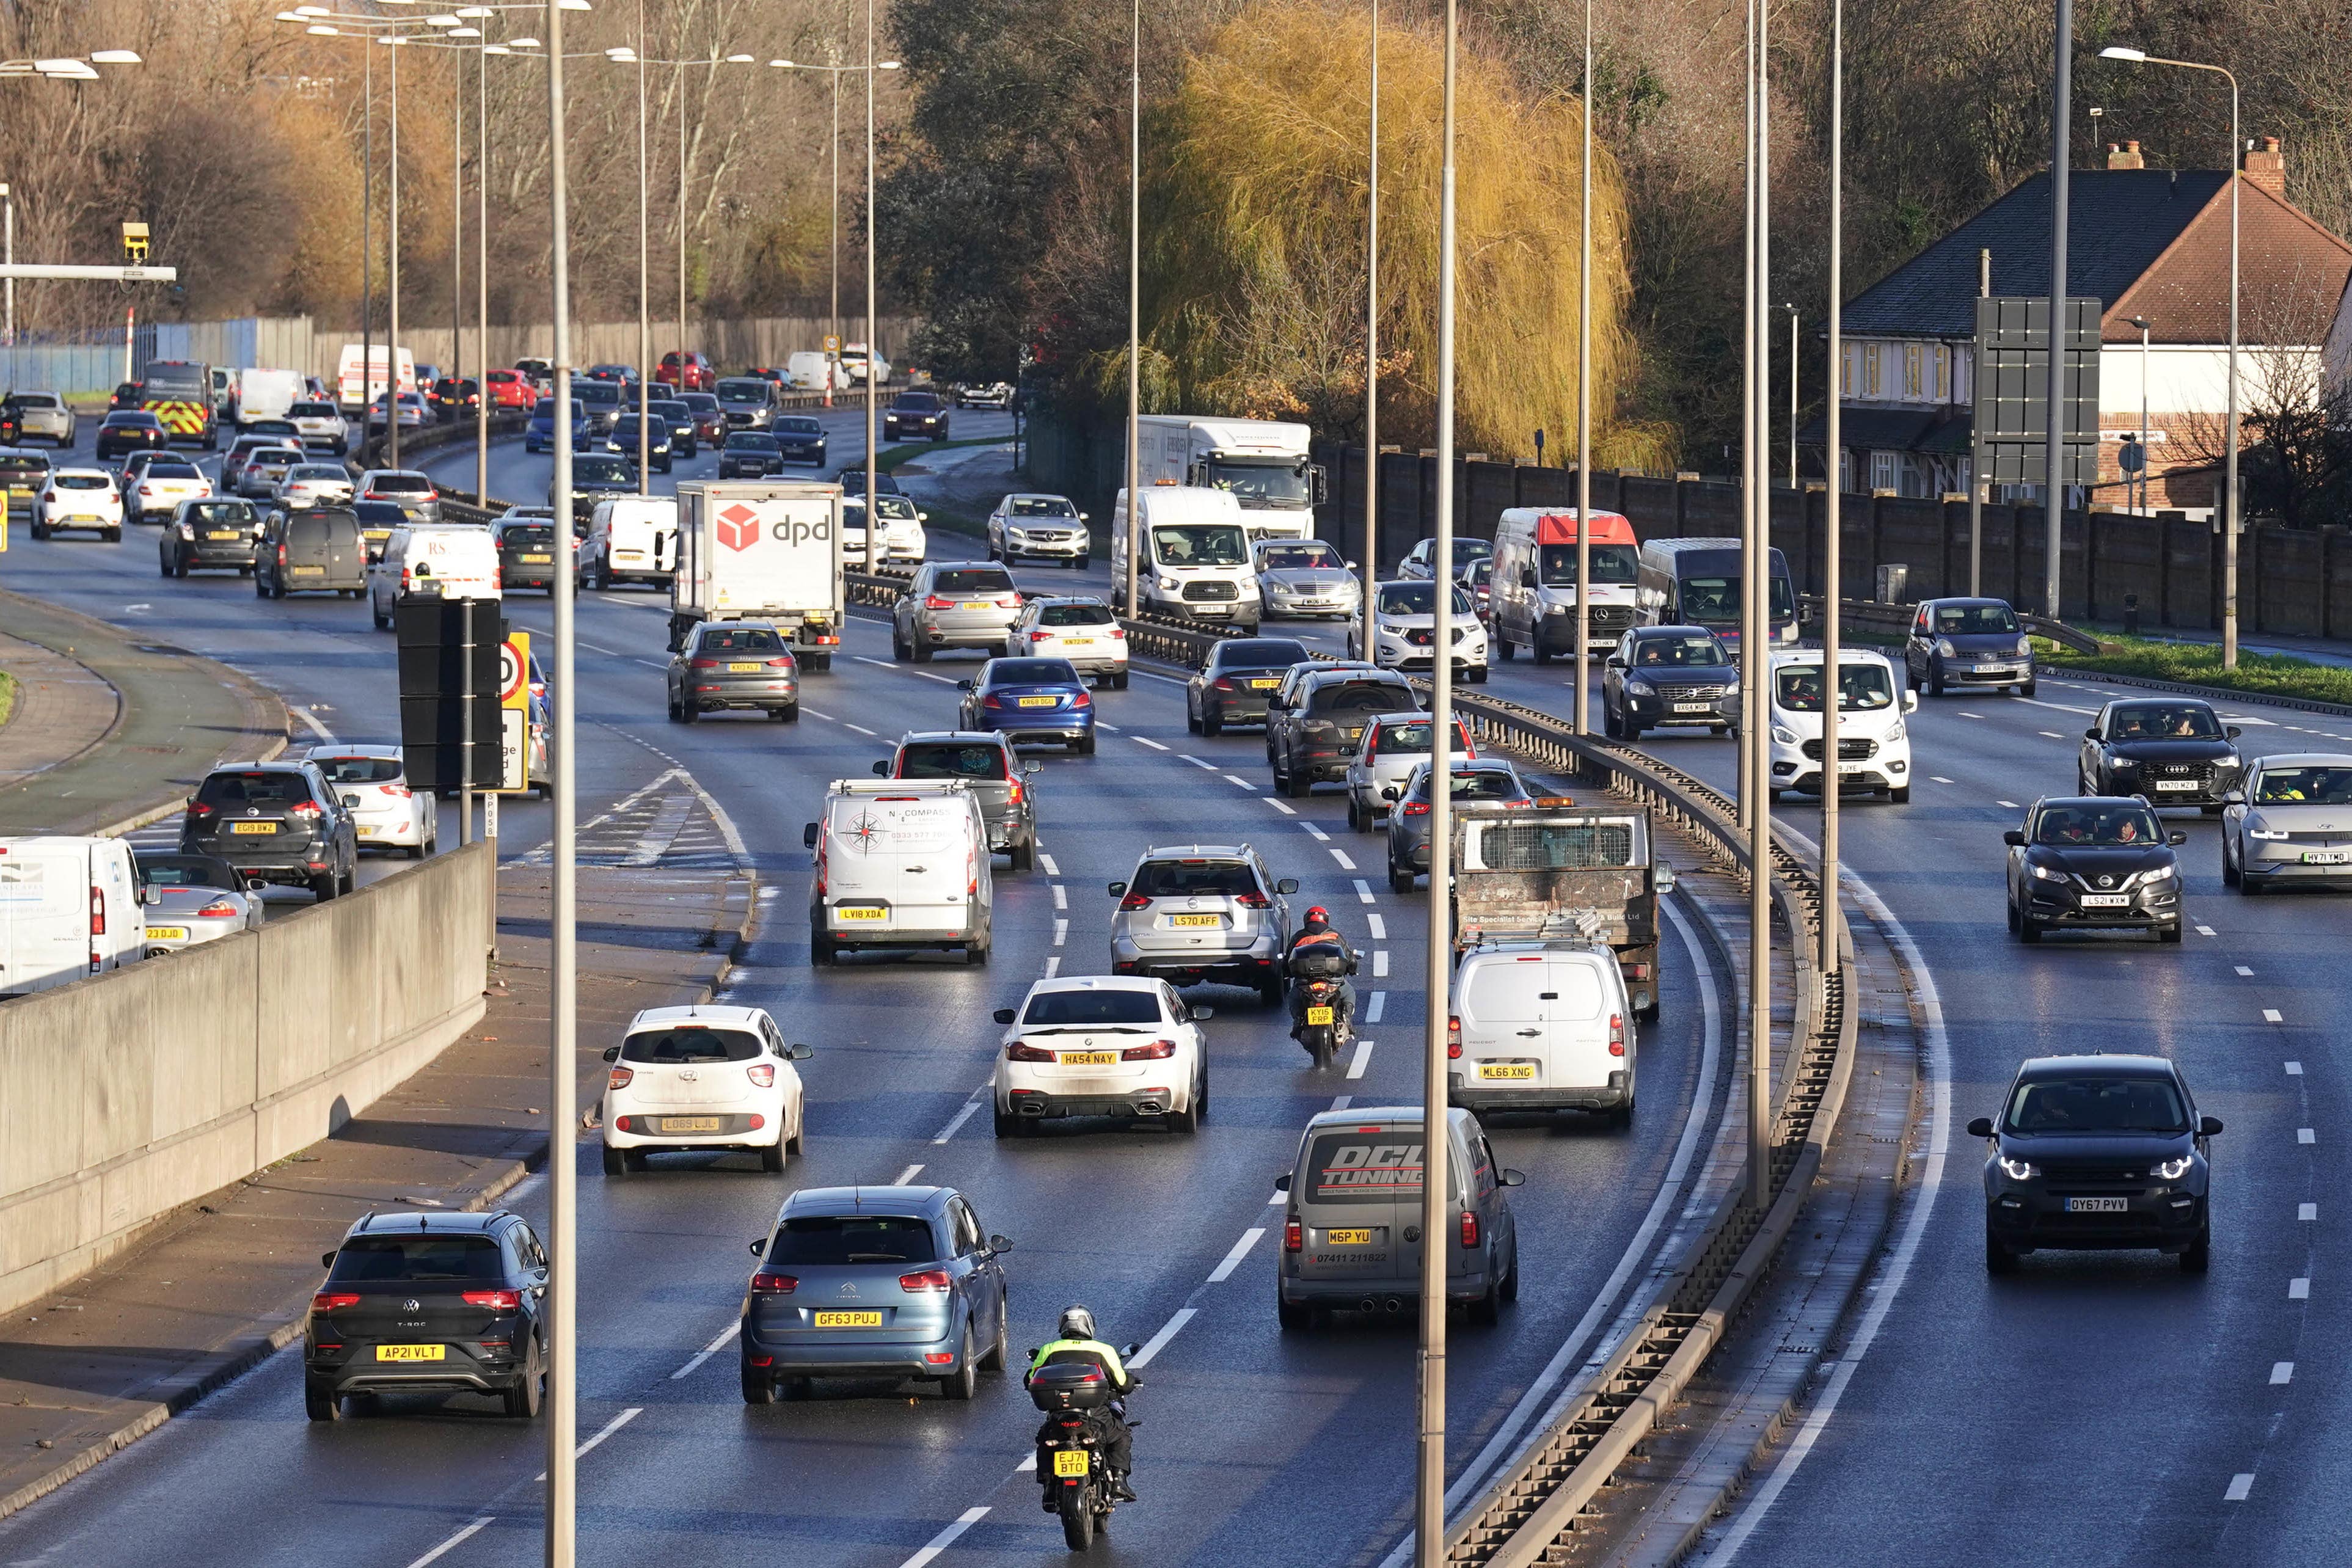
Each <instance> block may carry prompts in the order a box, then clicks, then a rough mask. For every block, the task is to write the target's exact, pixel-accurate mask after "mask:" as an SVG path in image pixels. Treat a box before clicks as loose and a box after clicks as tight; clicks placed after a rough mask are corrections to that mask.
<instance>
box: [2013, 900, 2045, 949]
mask: <svg viewBox="0 0 2352 1568" xmlns="http://www.w3.org/2000/svg"><path fill="white" fill-rule="evenodd" d="M2017 939H2018V940H2019V941H2020V942H2022V943H2024V944H2026V945H2027V946H2032V945H2033V944H2034V943H2036V942H2039V941H2041V940H2042V922H2040V921H2039V920H2036V919H2034V918H2033V916H2032V915H2028V914H2027V913H2026V912H2025V911H2024V910H2022V909H2021V910H2019V911H2018V912H2017Z"/></svg>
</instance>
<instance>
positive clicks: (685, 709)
mask: <svg viewBox="0 0 2352 1568" xmlns="http://www.w3.org/2000/svg"><path fill="white" fill-rule="evenodd" d="M701 717H702V708H701V706H700V705H699V704H697V703H690V702H685V701H681V702H679V704H678V705H677V721H678V723H680V724H694V723H696V722H698V720H700V718H701Z"/></svg>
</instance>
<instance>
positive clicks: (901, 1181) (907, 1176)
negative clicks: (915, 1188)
mask: <svg viewBox="0 0 2352 1568" xmlns="http://www.w3.org/2000/svg"><path fill="white" fill-rule="evenodd" d="M922 1174H923V1167H922V1166H908V1167H907V1168H906V1169H905V1170H902V1171H900V1172H899V1173H898V1176H897V1178H896V1179H895V1180H893V1181H892V1182H891V1183H890V1185H891V1186H906V1185H907V1184H908V1182H910V1181H912V1180H914V1179H915V1178H916V1177H917V1176H920V1175H922Z"/></svg>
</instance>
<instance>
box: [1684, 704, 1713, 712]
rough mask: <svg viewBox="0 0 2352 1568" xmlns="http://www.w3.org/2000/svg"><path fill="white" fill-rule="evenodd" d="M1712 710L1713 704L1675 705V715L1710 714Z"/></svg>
mask: <svg viewBox="0 0 2352 1568" xmlns="http://www.w3.org/2000/svg"><path fill="white" fill-rule="evenodd" d="M1714 710H1715V705H1714V704H1713V703H1676V704H1675V712H1676V713H1712V712H1713V711H1714Z"/></svg>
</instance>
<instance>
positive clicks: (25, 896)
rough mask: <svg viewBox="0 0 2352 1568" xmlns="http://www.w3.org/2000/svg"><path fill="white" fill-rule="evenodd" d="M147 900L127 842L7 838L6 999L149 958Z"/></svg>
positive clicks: (2, 929) (2, 960)
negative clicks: (143, 911) (142, 909)
mask: <svg viewBox="0 0 2352 1568" xmlns="http://www.w3.org/2000/svg"><path fill="white" fill-rule="evenodd" d="M141 903H142V894H141V892H140V888H139V877H138V874H137V873H136V872H134V871H133V870H132V868H131V846H130V845H129V844H127V843H125V842H124V841H122V840H121V839H68V838H37V839H0V996H22V995H24V994H25V993H26V992H28V991H45V990H47V989H48V988H50V987H52V986H62V985H65V984H66V983H67V982H68V981H71V980H79V979H81V978H83V977H86V976H89V975H102V974H104V973H106V972H107V971H108V970H109V969H114V968H120V967H121V966H122V965H125V964H131V963H136V962H137V961H138V960H139V959H141V958H143V957H145V956H147V922H146V921H145V919H144V918H142V915H140V912H139V906H140V904H141Z"/></svg>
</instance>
